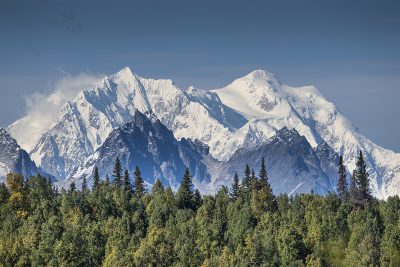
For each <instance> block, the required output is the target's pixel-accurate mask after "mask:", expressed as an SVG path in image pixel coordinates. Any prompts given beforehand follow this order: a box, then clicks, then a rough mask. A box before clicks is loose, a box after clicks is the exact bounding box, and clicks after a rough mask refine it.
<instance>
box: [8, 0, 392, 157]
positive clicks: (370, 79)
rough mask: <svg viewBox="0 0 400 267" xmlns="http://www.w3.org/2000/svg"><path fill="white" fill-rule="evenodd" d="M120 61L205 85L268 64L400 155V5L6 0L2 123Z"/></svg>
mask: <svg viewBox="0 0 400 267" xmlns="http://www.w3.org/2000/svg"><path fill="white" fill-rule="evenodd" d="M124 66H130V67H131V69H132V70H133V71H135V72H136V73H138V74H139V75H141V76H143V77H149V78H171V79H173V80H174V81H175V82H176V83H177V84H178V85H181V86H183V87H186V86H189V85H194V86H196V87H199V88H205V89H211V88H217V87H222V86H224V85H226V84H228V83H230V82H231V81H232V80H233V79H235V78H237V77H240V76H243V75H245V74H247V73H248V72H250V71H252V70H254V69H265V70H268V71H270V72H273V73H275V74H276V76H277V77H278V79H280V80H281V81H282V82H284V83H286V84H289V85H294V86H300V85H310V84H313V85H316V86H317V87H318V88H319V89H320V91H321V92H322V93H323V94H324V95H325V96H326V97H327V98H328V99H329V100H331V101H332V102H334V103H335V104H336V106H337V107H338V108H339V110H340V111H341V112H343V113H344V114H345V115H346V116H347V117H348V118H349V119H350V120H351V121H352V122H353V123H354V124H355V125H356V126H358V127H359V129H360V131H361V132H362V133H363V134H365V135H366V136H367V137H369V138H371V139H372V140H373V141H374V142H376V143H377V144H379V145H382V146H384V147H386V148H390V149H392V150H395V151H397V152H400V141H399V137H400V119H399V115H400V104H399V103H400V1H378V0H376V1H368V0H360V1H350V0H345V1H338V0H336V1H323V0H320V1H313V0H308V1H305V0H304V1H303V0H293V1H286V0H277V1H265V0H264V1H250V0H248V1H216V0H214V1H189V0H186V1H174V0H169V1H165V0H164V1H151V0H147V1H115V0H114V1H99V0H96V1H73V0H68V1H57V0H51V1H40V0H37V1H32V0H28V1H18V0H0V92H1V94H0V126H3V127H4V126H7V125H8V124H9V123H11V122H13V121H15V120H16V119H17V118H19V117H20V116H22V115H23V114H24V113H25V112H26V100H27V99H30V98H29V96H31V95H32V94H33V93H35V92H42V93H47V92H50V91H51V90H52V88H53V87H54V86H55V84H56V83H57V81H59V80H60V79H62V78H64V77H65V76H74V75H79V74H82V73H86V74H89V75H99V74H111V73H113V72H116V71H118V70H119V69H120V68H122V67H124Z"/></svg>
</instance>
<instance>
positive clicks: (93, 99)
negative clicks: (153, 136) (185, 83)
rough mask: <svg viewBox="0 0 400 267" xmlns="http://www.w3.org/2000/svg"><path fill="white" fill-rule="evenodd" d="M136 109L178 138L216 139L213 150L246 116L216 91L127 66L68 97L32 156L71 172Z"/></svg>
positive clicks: (54, 170) (63, 174)
mask: <svg viewBox="0 0 400 267" xmlns="http://www.w3.org/2000/svg"><path fill="white" fill-rule="evenodd" d="M136 109H137V110H139V111H140V112H149V111H152V112H153V113H154V114H155V115H156V116H157V118H159V119H160V121H161V122H162V123H163V124H164V125H166V126H167V127H168V128H169V129H170V130H172V131H173V132H174V135H175V137H177V138H178V139H180V138H190V139H192V140H196V139H198V140H200V141H201V142H203V143H206V144H208V145H209V146H210V145H212V147H213V149H212V151H211V153H213V152H214V151H218V152H215V153H222V154H223V153H224V150H223V148H224V146H221V145H220V142H221V141H220V140H230V139H229V137H230V135H231V131H235V129H237V128H239V127H241V126H242V125H243V124H244V123H245V122H246V120H245V118H244V117H243V116H241V115H240V114H237V113H236V112H234V111H233V110H231V109H230V108H228V107H226V106H224V105H223V104H222V103H221V102H220V100H219V98H218V96H217V95H216V94H214V93H211V92H206V91H202V90H198V89H195V88H189V89H188V90H182V89H180V88H178V87H176V86H175V85H174V84H173V83H172V81H171V80H152V79H143V78H141V77H139V76H137V75H136V74H134V73H132V72H131V70H130V69H129V68H124V69H122V70H121V71H120V72H118V73H116V74H114V75H111V76H110V77H105V78H104V79H103V81H102V83H101V86H99V87H96V88H93V89H90V90H86V91H82V92H81V93H79V94H78V96H77V97H76V98H75V99H74V100H72V101H70V102H68V103H66V104H65V105H64V106H63V107H62V108H61V111H60V112H59V114H58V116H57V118H56V119H55V121H54V122H53V123H52V124H51V126H50V128H49V129H48V130H47V131H46V132H44V133H43V135H42V137H41V138H40V140H39V141H38V143H37V145H36V146H35V147H34V149H33V150H32V151H31V156H32V158H33V159H34V160H35V161H36V162H38V163H40V166H42V168H43V169H45V170H46V171H47V172H49V173H51V174H53V175H54V176H57V177H60V178H61V179H65V178H68V177H70V176H71V175H72V174H73V173H74V172H75V170H76V167H77V166H79V165H80V164H81V163H82V162H84V161H85V160H86V158H87V157H89V156H90V155H91V154H92V153H93V152H94V151H95V150H96V149H97V148H99V147H100V146H101V145H102V144H103V142H104V141H105V139H106V138H107V137H108V135H109V134H110V133H111V132H112V130H113V129H114V128H116V127H119V126H121V125H123V124H124V123H126V122H128V121H129V120H131V118H132V116H133V115H134V112H135V110H136ZM13 127H17V124H14V125H11V126H10V127H9V129H10V131H11V132H18V131H13ZM215 136H219V138H218V139H216V138H215ZM17 138H18V137H17Z"/></svg>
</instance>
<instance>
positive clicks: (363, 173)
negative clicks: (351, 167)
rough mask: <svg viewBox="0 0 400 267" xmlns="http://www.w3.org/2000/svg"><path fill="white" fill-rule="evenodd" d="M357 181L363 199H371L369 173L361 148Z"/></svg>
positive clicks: (357, 164)
mask: <svg viewBox="0 0 400 267" xmlns="http://www.w3.org/2000/svg"><path fill="white" fill-rule="evenodd" d="M356 182H357V185H358V191H359V196H360V198H361V200H364V201H366V200H369V199H370V198H371V190H370V187H369V174H368V172H367V164H366V163H365V160H364V156H363V153H362V151H361V150H360V154H359V157H358V160H357V163H356Z"/></svg>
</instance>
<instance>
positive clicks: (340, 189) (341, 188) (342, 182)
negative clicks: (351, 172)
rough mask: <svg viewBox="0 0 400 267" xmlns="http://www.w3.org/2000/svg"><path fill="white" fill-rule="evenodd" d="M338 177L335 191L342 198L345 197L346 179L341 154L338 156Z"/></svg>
mask: <svg viewBox="0 0 400 267" xmlns="http://www.w3.org/2000/svg"><path fill="white" fill-rule="evenodd" d="M338 166H339V170H338V174H339V178H338V183H337V189H336V190H337V193H338V196H339V197H340V198H342V199H344V198H346V197H347V181H346V167H345V166H344V164H343V156H340V157H339V163H338Z"/></svg>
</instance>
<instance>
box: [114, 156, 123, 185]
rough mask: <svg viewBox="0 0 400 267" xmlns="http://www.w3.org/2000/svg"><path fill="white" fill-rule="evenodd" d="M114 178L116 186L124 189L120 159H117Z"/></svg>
mask: <svg viewBox="0 0 400 267" xmlns="http://www.w3.org/2000/svg"><path fill="white" fill-rule="evenodd" d="M113 177H114V185H115V186H116V187H122V167H121V161H120V159H119V157H117V158H116V159H115V163H114V170H113Z"/></svg>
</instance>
